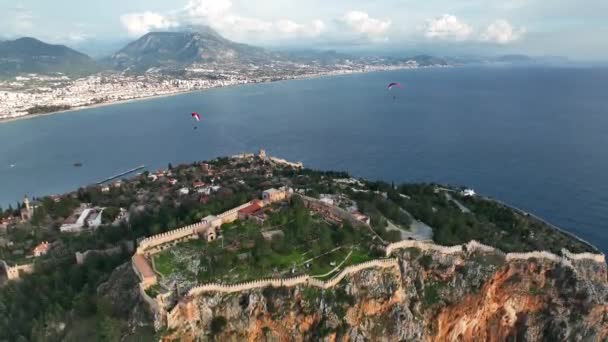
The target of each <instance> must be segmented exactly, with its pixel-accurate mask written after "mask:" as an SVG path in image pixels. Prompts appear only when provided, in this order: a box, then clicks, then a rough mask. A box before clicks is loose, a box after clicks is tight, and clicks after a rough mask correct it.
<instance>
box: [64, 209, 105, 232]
mask: <svg viewBox="0 0 608 342" xmlns="http://www.w3.org/2000/svg"><path fill="white" fill-rule="evenodd" d="M103 210H104V208H80V209H78V210H77V211H76V212H75V213H74V214H73V215H72V216H70V217H68V218H67V219H66V220H65V221H64V223H63V224H62V225H61V227H59V231H61V232H62V233H78V232H81V231H82V230H83V228H85V226H86V227H89V228H92V229H95V228H97V227H99V226H100V225H101V217H102V214H103Z"/></svg>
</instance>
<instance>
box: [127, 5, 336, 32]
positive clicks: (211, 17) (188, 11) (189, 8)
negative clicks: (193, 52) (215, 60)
mask: <svg viewBox="0 0 608 342" xmlns="http://www.w3.org/2000/svg"><path fill="white" fill-rule="evenodd" d="M121 21H122V24H123V26H125V28H126V29H127V31H128V32H129V34H130V35H132V36H138V35H143V34H145V33H147V32H149V31H151V30H161V29H171V28H176V27H178V26H189V25H207V26H210V27H211V28H213V29H216V30H217V31H219V32H220V33H221V34H223V35H226V36H227V37H228V38H231V39H235V40H243V41H269V40H273V39H289V38H300V37H305V38H313V37H317V36H319V35H320V34H321V33H323V32H325V30H326V25H325V23H324V22H323V21H321V20H319V19H317V20H314V21H312V22H310V23H298V22H295V21H293V20H291V19H281V20H277V21H267V20H261V19H257V18H253V17H247V16H243V15H240V14H238V13H237V12H235V11H234V9H233V5H232V1H230V0H190V1H188V4H187V5H186V6H185V7H183V8H182V9H179V10H177V11H175V12H173V14H170V15H166V16H163V15H161V14H158V13H153V12H144V13H131V14H126V15H123V16H122V17H121Z"/></svg>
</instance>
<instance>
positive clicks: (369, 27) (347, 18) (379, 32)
mask: <svg viewBox="0 0 608 342" xmlns="http://www.w3.org/2000/svg"><path fill="white" fill-rule="evenodd" d="M340 21H341V22H343V23H344V24H346V26H347V27H348V28H349V29H351V30H352V31H354V32H357V33H359V34H362V35H365V36H368V37H370V38H383V36H384V35H385V34H386V33H387V31H388V29H389V28H390V27H391V20H390V19H385V20H382V19H376V18H372V17H370V16H369V14H367V13H365V12H361V11H349V12H346V14H344V16H342V18H340Z"/></svg>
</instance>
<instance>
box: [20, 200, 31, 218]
mask: <svg viewBox="0 0 608 342" xmlns="http://www.w3.org/2000/svg"><path fill="white" fill-rule="evenodd" d="M32 214H33V212H32V207H31V205H30V200H29V199H28V198H27V196H24V197H23V207H22V208H21V221H24V222H25V221H29V220H31V219H32Z"/></svg>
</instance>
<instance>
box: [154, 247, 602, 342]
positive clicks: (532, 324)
mask: <svg viewBox="0 0 608 342" xmlns="http://www.w3.org/2000/svg"><path fill="white" fill-rule="evenodd" d="M394 256H395V257H397V258H398V260H399V266H400V267H399V269H396V268H385V269H379V268H372V269H366V270H363V271H360V272H358V273H356V274H353V275H351V276H349V277H347V278H345V279H344V280H343V281H342V282H340V283H339V284H338V285H337V286H336V287H334V288H332V289H330V290H321V289H318V288H314V287H309V286H296V287H293V288H286V287H279V288H272V287H268V288H264V289H256V290H251V291H245V292H241V293H234V294H218V293H205V294H202V295H199V296H196V297H190V298H185V299H183V300H182V301H181V302H180V303H179V304H178V306H177V311H175V312H178V315H179V320H178V321H179V324H178V326H177V328H176V329H173V330H172V331H171V332H170V333H169V334H168V335H166V338H167V339H169V340H170V339H174V338H178V339H180V340H190V341H195V340H207V339H216V340H221V341H241V340H251V341H259V340H262V341H263V340H268V341H291V340H294V341H308V340H315V341H316V340H322V341H338V340H339V341H366V340H373V341H508V340H512V341H542V340H547V341H604V340H606V339H608V280H607V270H606V264H604V263H598V262H596V261H592V260H577V261H573V262H572V263H561V262H557V261H555V260H549V259H543V258H532V259H528V260H511V261H507V260H506V258H505V257H504V255H502V254H501V253H498V252H486V253H483V252H466V251H465V252H461V253H454V254H441V253H440V252H438V251H431V250H429V251H422V250H420V249H417V248H408V249H402V250H398V251H396V252H394Z"/></svg>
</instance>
